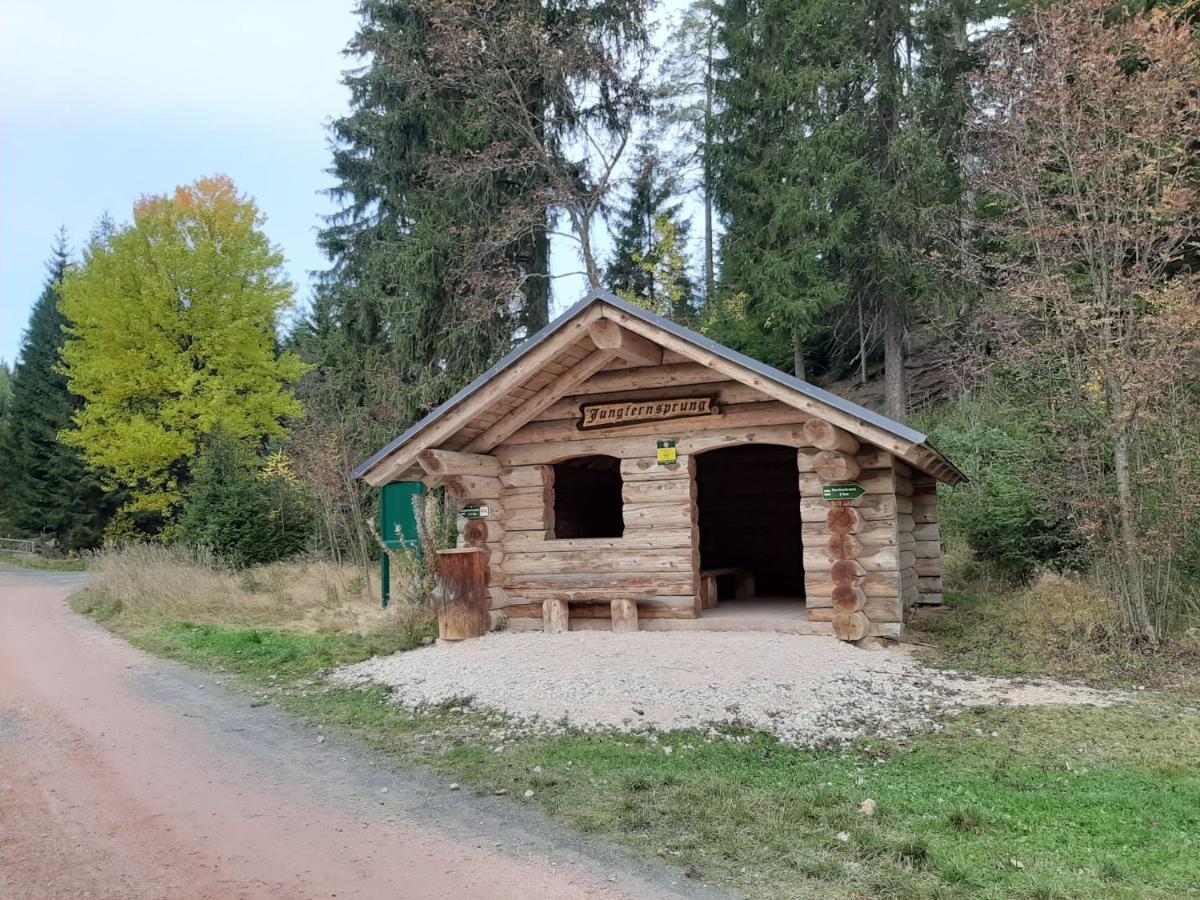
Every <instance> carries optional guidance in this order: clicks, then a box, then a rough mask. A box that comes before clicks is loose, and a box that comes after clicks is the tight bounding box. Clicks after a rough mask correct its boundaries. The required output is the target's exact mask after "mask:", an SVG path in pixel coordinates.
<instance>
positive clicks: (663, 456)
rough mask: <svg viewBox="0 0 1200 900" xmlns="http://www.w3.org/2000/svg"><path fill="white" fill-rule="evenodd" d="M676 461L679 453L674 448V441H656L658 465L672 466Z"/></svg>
mask: <svg viewBox="0 0 1200 900" xmlns="http://www.w3.org/2000/svg"><path fill="white" fill-rule="evenodd" d="M677 462H679V453H678V451H677V450H676V449H675V441H673V440H665V441H658V464H659V465H660V466H673V465H675V463H677Z"/></svg>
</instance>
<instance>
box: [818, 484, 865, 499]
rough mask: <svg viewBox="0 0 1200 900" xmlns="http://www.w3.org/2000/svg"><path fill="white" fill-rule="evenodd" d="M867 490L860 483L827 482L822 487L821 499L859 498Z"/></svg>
mask: <svg viewBox="0 0 1200 900" xmlns="http://www.w3.org/2000/svg"><path fill="white" fill-rule="evenodd" d="M866 492H867V491H866V489H865V488H864V487H863V486H862V485H860V484H826V485H822V487H821V499H822V500H857V499H858V498H859V497H861V496H862V495H863V494H865V493H866Z"/></svg>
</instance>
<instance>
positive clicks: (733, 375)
mask: <svg viewBox="0 0 1200 900" xmlns="http://www.w3.org/2000/svg"><path fill="white" fill-rule="evenodd" d="M600 320H608V321H611V322H614V323H616V324H617V325H618V326H620V328H621V329H622V330H623V331H627V332H629V333H631V334H633V335H637V336H639V337H640V338H644V339H645V340H646V341H647V342H653V343H655V344H658V345H661V346H662V347H664V348H666V349H669V350H673V351H675V352H676V353H679V354H680V355H681V356H684V357H687V358H689V359H692V360H694V361H696V362H698V363H700V364H702V365H705V366H707V367H709V368H712V369H715V370H718V371H720V372H722V373H723V374H725V375H726V376H727V377H729V378H730V379H732V380H737V381H741V382H743V383H745V384H749V385H751V386H753V387H756V388H758V389H760V390H761V391H762V392H763V393H765V394H768V395H770V396H771V397H772V398H774V399H777V400H781V401H783V402H785V403H789V404H791V405H793V406H796V407H797V408H799V409H802V410H804V411H806V412H809V413H811V414H813V415H817V416H820V417H821V418H824V419H827V420H828V421H830V422H832V423H833V424H834V425H837V426H838V427H840V428H843V429H845V430H846V431H849V432H850V433H851V434H854V435H855V436H856V437H858V438H859V439H861V440H864V441H866V442H868V443H871V444H874V445H875V446H878V447H881V448H882V449H884V450H887V451H888V452H889V453H892V454H894V455H895V456H896V457H898V458H900V459H902V460H904V461H905V462H906V463H908V464H909V465H912V466H913V467H914V468H917V469H919V470H921V471H922V472H925V473H927V474H929V475H931V476H933V477H934V478H936V479H938V480H939V481H943V482H945V483H947V484H958V483H959V482H962V481H965V480H966V476H965V475H963V473H962V472H960V471H959V470H958V469H957V468H956V467H955V466H954V464H953V463H951V462H950V461H949V460H948V459H946V457H945V456H943V455H942V454H941V453H940V452H939V451H938V450H937V449H936V448H935V447H933V445H932V444H930V443H929V439H928V437H927V436H926V435H924V434H922V433H921V432H919V431H916V430H915V429H912V428H909V427H908V426H907V425H904V424H903V423H901V422H897V421H895V420H893V419H889V418H887V417H886V416H882V415H880V414H879V413H875V412H872V411H871V410H869V409H866V408H865V407H862V406H859V405H858V404H856V403H851V402H850V401H848V400H845V399H843V398H841V397H838V396H837V395H835V394H831V393H830V392H829V391H825V390H822V389H821V388H818V387H816V386H814V385H811V384H809V383H808V382H806V381H803V380H801V379H799V378H796V377H795V376H793V375H789V374H787V373H786V372H782V371H780V370H779V369H776V368H773V367H771V366H768V365H765V364H764V363H762V362H759V361H758V360H756V359H752V358H750V357H749V356H746V355H745V354H743V353H738V352H737V351H736V350H732V349H730V348H729V347H725V346H723V345H722V344H718V343H717V342H716V341H714V340H712V339H710V338H707V337H705V336H704V335H702V334H699V333H697V332H695V331H692V330H691V329H690V328H685V327H684V326H682V325H679V324H678V323H676V322H672V321H670V320H669V319H665V318H663V317H662V316H658V315H655V314H654V313H652V312H649V311H648V310H645V309H642V308H641V307H638V306H635V305H633V304H632V303H628V302H626V301H624V300H622V299H620V298H619V297H617V296H615V295H613V294H610V293H608V292H607V291H592V292H591V293H589V294H588V295H587V296H585V297H584V298H583V299H582V300H580V301H579V302H578V303H576V304H575V305H574V306H572V307H571V308H570V309H568V310H567V311H566V312H564V313H563V314H562V315H561V316H559V317H558V318H557V319H555V320H554V321H553V322H551V323H550V324H549V325H547V326H546V327H545V328H543V329H542V330H541V331H539V332H538V333H537V334H535V335H533V336H532V337H531V338H529V339H528V340H527V341H525V342H524V343H522V344H521V345H520V346H518V347H516V348H515V349H514V350H513V351H512V352H511V353H509V354H508V355H507V356H505V357H504V358H503V359H501V360H500V361H499V362H498V363H496V364H495V365H494V366H492V367H491V368H490V369H488V370H487V371H486V372H484V373H483V374H482V375H480V376H479V377H478V378H476V379H475V380H474V381H472V382H471V383H470V384H469V385H467V386H466V387H465V388H463V389H462V390H461V391H459V392H458V393H457V394H455V395H454V396H453V397H451V398H450V399H449V400H447V401H446V402H445V403H443V404H441V405H440V406H438V407H437V408H436V409H434V410H433V411H432V412H430V413H429V414H428V415H426V416H425V417H424V418H422V419H421V420H420V421H418V422H417V423H416V424H414V425H413V426H412V427H411V428H409V429H408V430H406V431H405V432H404V433H403V434H401V435H400V436H399V437H397V438H396V439H395V440H393V441H391V442H390V443H389V444H388V445H387V446H386V447H384V448H382V449H381V450H380V451H379V452H377V453H375V454H374V455H373V456H371V458H370V459H368V460H366V461H365V462H364V463H362V465H360V466H359V467H358V468H357V469H355V471H354V477H355V478H364V479H366V480H367V481H368V482H369V483H371V484H376V485H378V484H384V483H387V482H388V481H392V480H397V479H396V478H395V477H394V476H393V475H391V474H390V473H396V472H400V471H403V470H404V469H405V468H406V464H405V462H404V461H405V460H407V459H408V458H410V457H411V458H415V457H416V454H417V453H419V452H421V451H422V450H425V449H429V448H434V447H437V446H438V445H439V444H440V443H441V442H443V441H444V440H445V439H447V437H448V436H449V435H452V434H453V433H454V431H455V426H456V424H462V423H463V422H465V421H467V420H469V419H470V418H472V417H474V416H476V415H478V414H479V412H480V411H481V409H483V408H484V406H485V404H486V401H487V397H486V396H485V389H487V388H489V386H492V385H497V384H501V385H506V384H511V385H514V386H516V385H519V384H520V381H521V379H522V378H523V377H528V375H529V374H530V373H531V372H533V371H535V370H536V368H537V366H538V363H539V362H540V361H541V362H544V360H545V359H546V358H547V357H548V356H549V354H551V353H552V352H553V351H554V350H555V349H556V348H557V347H560V346H562V345H563V344H565V343H567V342H570V341H572V340H575V339H578V338H580V337H582V336H584V335H585V334H587V333H588V332H589V329H592V330H593V331H594V330H595V327H596V326H595V325H594V323H596V322H598V321H600ZM612 352H619V351H612ZM567 390H568V389H564V390H563V391H562V393H563V394H565V393H567ZM398 461H399V462H398Z"/></svg>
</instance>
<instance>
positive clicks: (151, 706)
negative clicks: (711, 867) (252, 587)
mask: <svg viewBox="0 0 1200 900" xmlns="http://www.w3.org/2000/svg"><path fill="white" fill-rule="evenodd" d="M81 583H82V577H81V576H76V575H63V574H51V573H24V572H16V571H13V570H11V569H3V570H0V828H2V831H0V894H2V895H3V896H6V897H14V898H17V897H19V898H28V900H33V898H43V897H45V898H61V897H97V898H108V897H112V898H122V900H137V898H159V897H171V898H233V897H239V898H240V897H288V898H291V897H306V898H307V897H363V898H375V897H381V898H382V897H388V898H392V897H403V898H518V897H519V898H522V900H535V898H537V900H540V898H579V897H596V898H599V897H605V898H607V897H631V898H639V900H640V898H668V897H682V896H687V897H698V896H700V897H708V896H713V895H712V894H710V893H709V892H708V891H706V890H705V889H703V888H701V887H700V886H698V885H693V884H691V883H689V882H686V881H684V880H682V879H681V876H680V874H679V873H678V872H677V871H674V870H670V869H667V868H665V867H658V866H655V865H653V864H647V865H644V866H643V865H641V864H635V863H631V862H629V861H628V860H625V859H623V858H622V857H621V856H620V855H619V854H617V853H616V852H614V851H612V850H610V849H606V848H595V847H588V846H584V845H583V844H581V843H578V842H577V841H576V840H575V839H574V838H572V837H570V836H569V835H566V834H565V833H564V829H562V828H561V827H558V826H555V825H554V824H553V823H550V822H548V821H546V820H544V819H543V818H542V817H541V816H540V815H538V814H537V813H536V812H534V811H532V810H526V809H523V808H519V807H517V806H516V804H513V803H512V802H511V801H508V802H502V801H496V802H492V801H491V798H476V797H472V796H467V795H465V794H464V793H463V792H451V791H448V790H447V788H446V786H445V785H443V784H440V783H438V782H436V781H434V780H432V779H426V778H424V777H422V776H420V775H413V774H411V773H404V772H401V771H397V770H395V769H393V768H390V767H389V766H388V765H387V764H386V763H384V762H382V761H381V760H379V759H377V758H374V757H372V756H371V755H370V754H369V753H367V752H366V751H362V750H359V749H357V748H355V747H353V746H349V745H346V744H341V743H339V742H338V741H336V740H327V741H324V742H320V743H318V741H317V739H316V738H317V732H316V731H314V730H311V729H309V728H306V727H303V726H301V725H299V724H297V723H295V722H293V721H292V720H291V719H289V718H288V717H287V716H285V715H284V714H282V713H280V712H279V711H277V710H273V709H271V708H270V707H260V708H252V707H251V706H250V705H249V702H248V700H247V698H246V697H244V696H240V695H239V694H238V693H237V692H234V691H230V690H227V689H225V688H224V687H223V686H222V685H221V684H220V683H219V682H218V681H215V680H214V679H213V678H212V677H211V676H207V675H201V674H199V673H196V672H193V671H191V670H188V669H186V668H183V667H180V666H176V665H174V664H171V663H166V662H163V661H161V660H157V659H154V658H152V657H149V656H146V655H145V654H142V653H140V652H138V651H136V650H134V649H132V648H131V647H129V646H128V645H127V644H125V643H124V642H123V641H120V640H118V639H117V638H115V637H113V636H111V635H109V634H108V633H107V632H105V631H103V630H102V629H100V628H99V627H97V626H96V625H94V624H93V623H91V622H88V621H86V620H84V619H82V618H80V617H78V616H76V615H75V614H74V613H72V612H71V611H70V610H69V609H68V608H67V606H66V604H65V598H66V597H67V596H68V595H69V594H70V593H71V592H72V591H73V590H74V589H76V588H77V587H78V586H79V585H80V584H81ZM385 789H386V790H385Z"/></svg>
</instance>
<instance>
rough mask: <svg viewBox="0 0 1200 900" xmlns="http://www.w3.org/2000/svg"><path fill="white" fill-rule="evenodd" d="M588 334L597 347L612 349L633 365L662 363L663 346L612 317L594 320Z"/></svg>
mask: <svg viewBox="0 0 1200 900" xmlns="http://www.w3.org/2000/svg"><path fill="white" fill-rule="evenodd" d="M588 335H589V336H590V337H591V339H592V343H594V344H595V345H596V348H597V349H599V350H608V351H611V352H612V353H614V354H616V355H617V356H619V357H621V359H623V360H625V361H626V362H627V363H631V364H632V365H635V366H657V365H661V364H662V347H660V346H659V345H658V344H656V343H654V341H652V340H649V339H647V338H644V337H642V336H641V335H640V334H634V333H633V332H632V331H629V330H628V329H625V328H622V327H621V326H620V325H618V324H617V323H616V322H614V321H612V320H611V319H598V320H597V321H595V322H593V323H592V324H591V326H590V327H589V328H588ZM593 374H594V373H593ZM589 377H590V376H589Z"/></svg>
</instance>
